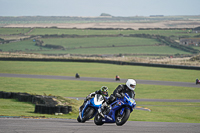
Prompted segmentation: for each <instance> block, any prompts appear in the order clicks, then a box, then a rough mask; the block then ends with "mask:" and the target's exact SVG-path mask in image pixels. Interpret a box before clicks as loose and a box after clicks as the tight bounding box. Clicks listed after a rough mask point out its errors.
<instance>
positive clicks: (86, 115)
mask: <svg viewBox="0 0 200 133" xmlns="http://www.w3.org/2000/svg"><path fill="white" fill-rule="evenodd" d="M93 114H94V108H91V107H88V108H87V109H86V110H85V112H84V114H83V118H82V120H81V122H85V121H87V120H88V119H89V118H90V117H91V116H92V115H93Z"/></svg>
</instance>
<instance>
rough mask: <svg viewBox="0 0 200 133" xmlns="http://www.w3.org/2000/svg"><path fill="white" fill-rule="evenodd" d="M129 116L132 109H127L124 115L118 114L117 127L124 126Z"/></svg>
mask: <svg viewBox="0 0 200 133" xmlns="http://www.w3.org/2000/svg"><path fill="white" fill-rule="evenodd" d="M119 111H120V110H119ZM129 116H130V109H127V108H125V109H124V113H123V114H122V115H120V114H119V112H118V113H117V115H116V125H117V126H122V125H123V124H124V123H126V121H127V120H128V118H129Z"/></svg>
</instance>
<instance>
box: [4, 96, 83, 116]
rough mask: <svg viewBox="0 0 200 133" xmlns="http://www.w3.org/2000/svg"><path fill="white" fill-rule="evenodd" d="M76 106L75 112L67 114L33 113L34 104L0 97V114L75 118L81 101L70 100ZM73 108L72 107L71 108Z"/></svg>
mask: <svg viewBox="0 0 200 133" xmlns="http://www.w3.org/2000/svg"><path fill="white" fill-rule="evenodd" d="M72 101H73V102H74V103H75V105H76V106H77V108H76V111H75V112H70V113H69V114H63V115H54V114H40V113H34V111H35V105H34V104H32V103H28V102H19V101H18V100H17V99H2V98H0V108H1V109H0V116H23V117H36V118H37V117H42V118H44V117H45V118H65V119H76V117H77V112H78V111H77V110H78V106H79V105H81V104H82V101H77V100H72ZM72 109H74V108H72Z"/></svg>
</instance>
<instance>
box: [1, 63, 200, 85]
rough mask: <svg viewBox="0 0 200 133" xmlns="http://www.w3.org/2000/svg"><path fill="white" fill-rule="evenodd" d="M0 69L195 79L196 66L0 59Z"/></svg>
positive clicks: (197, 76)
mask: <svg viewBox="0 0 200 133" xmlns="http://www.w3.org/2000/svg"><path fill="white" fill-rule="evenodd" d="M0 73H13V74H33V75H58V76H75V73H79V74H80V76H81V77H101V78H114V77H115V75H119V76H120V77H121V78H123V79H127V78H134V79H136V80H137V79H142V80H160V81H178V82H192V83H195V80H196V78H199V75H200V71H199V70H185V69H173V68H159V67H145V66H129V65H114V64H101V63H79V62H29V61H27V62H22V61H0Z"/></svg>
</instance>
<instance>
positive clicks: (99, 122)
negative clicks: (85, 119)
mask: <svg viewBox="0 0 200 133" xmlns="http://www.w3.org/2000/svg"><path fill="white" fill-rule="evenodd" d="M94 123H95V124H96V125H98V126H101V125H103V124H104V123H103V122H102V116H100V115H99V114H97V115H96V116H95V117H94Z"/></svg>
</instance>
